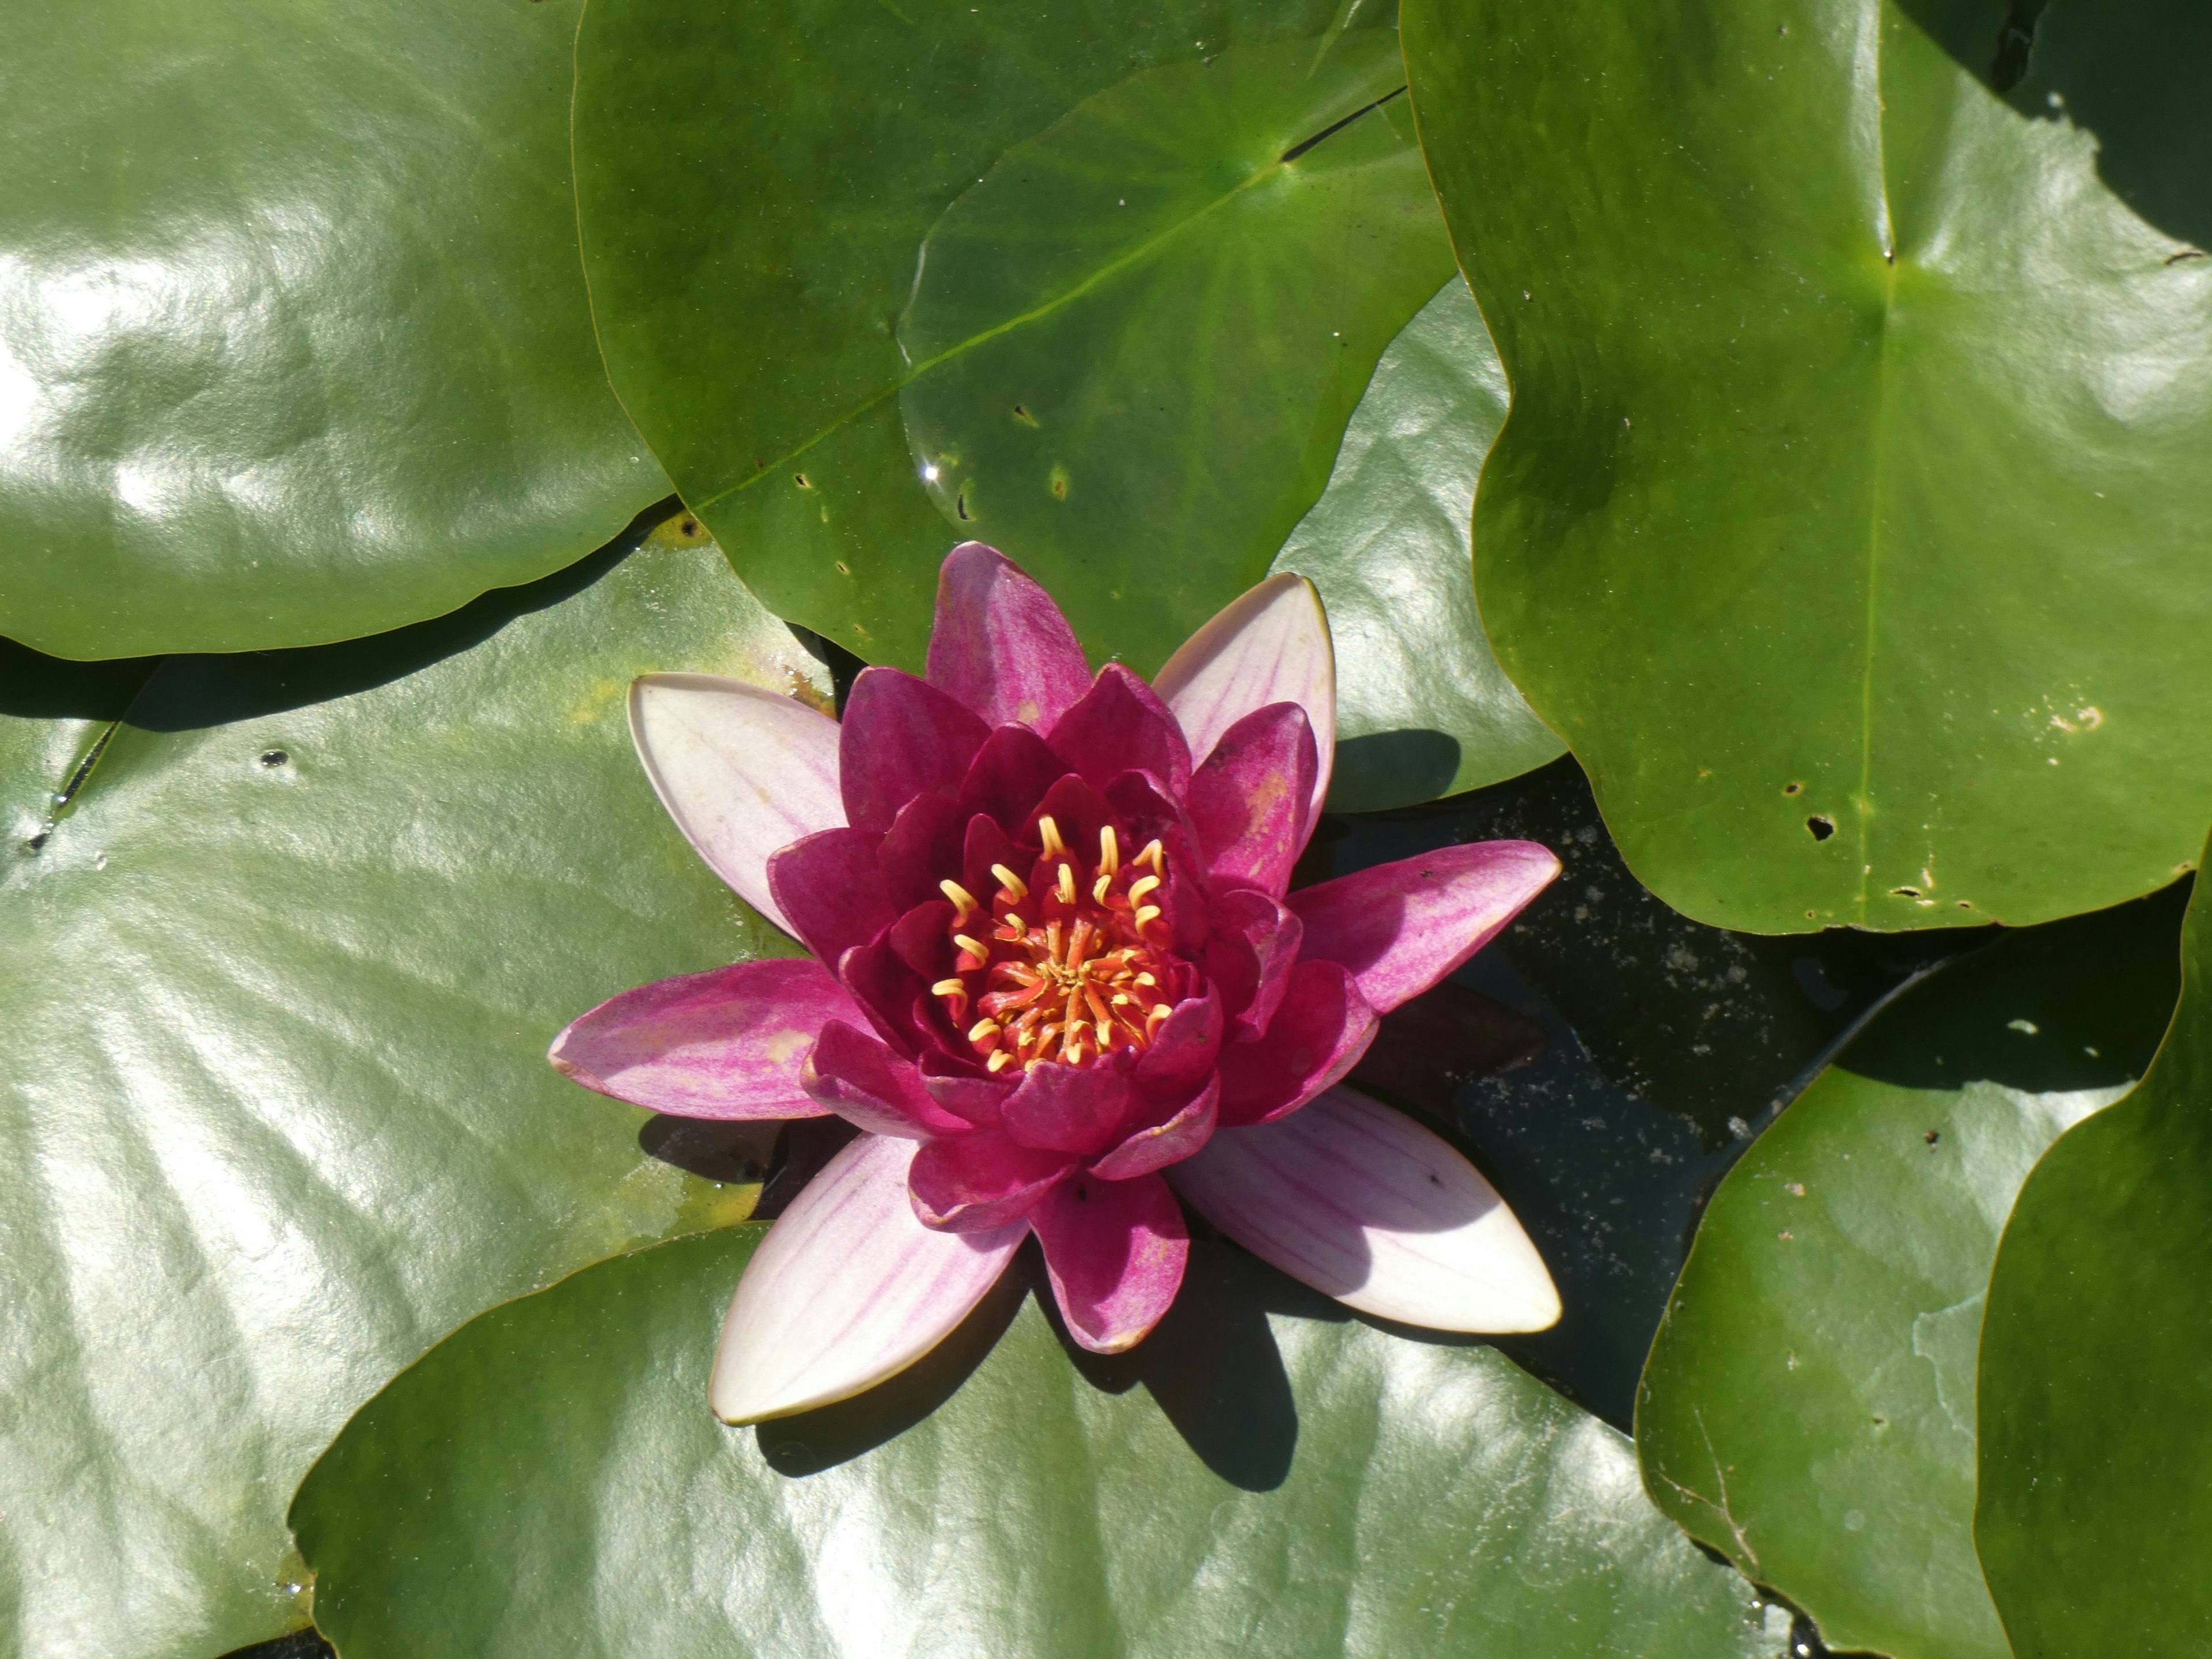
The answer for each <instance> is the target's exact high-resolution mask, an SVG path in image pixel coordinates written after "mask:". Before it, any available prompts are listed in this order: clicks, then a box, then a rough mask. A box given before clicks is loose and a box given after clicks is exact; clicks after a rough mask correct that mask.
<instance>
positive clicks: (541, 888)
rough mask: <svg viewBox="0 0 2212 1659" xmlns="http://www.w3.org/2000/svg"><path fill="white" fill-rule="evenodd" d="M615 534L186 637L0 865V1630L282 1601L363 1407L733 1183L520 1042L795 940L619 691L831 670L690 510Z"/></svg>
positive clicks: (128, 1642)
mask: <svg viewBox="0 0 2212 1659" xmlns="http://www.w3.org/2000/svg"><path fill="white" fill-rule="evenodd" d="M635 539H636V538H635V537H633V538H629V543H626V544H623V545H620V546H617V547H616V548H613V549H611V550H608V551H607V552H605V554H603V555H600V556H595V557H594V558H593V559H592V560H590V561H587V562H586V564H585V565H584V566H582V567H580V568H578V569H575V570H573V571H569V572H564V573H562V575H560V576H559V577H557V578H555V579H553V580H550V581H548V582H544V583H541V584H539V585H538V586H534V587H530V588H522V589H517V590H513V591H512V592H502V593H500V594H495V595H492V596H489V598H487V599H483V600H480V601H478V602H477V604H475V605H471V606H469V607H467V608H466V609H465V610H464V611H460V612H459V613H457V614H456V615H454V616H453V617H447V618H444V619H441V621H438V622H435V623H425V624H422V625H421V626H420V627H418V628H415V629H407V630H405V631H404V632H402V633H399V634H396V635H387V636H385V637H383V638H380V639H376V640H365V641H356V642H354V643H351V644H348V645H344V646H337V647H325V648H322V649H319V650H312V651H292V652H276V653H263V654H259V655H247V656H241V657H219V658H197V659H192V658H179V659H171V661H170V662H169V663H168V664H167V665H165V666H164V667H163V668H162V669H161V671H159V672H158V673H157V674H156V675H155V678H153V680H152V681H151V682H150V683H149V684H148V686H147V687H146V689H145V690H143V691H142V692H141V693H140V694H139V696H137V700H136V701H135V702H133V703H132V705H131V713H130V718H129V720H128V721H127V722H126V723H125V724H124V725H123V726H121V727H120V728H119V729H118V731H117V732H116V733H115V735H114V737H113V738H112V740H111V741H110V742H109V744H107V747H106V750H105V752H104V753H103V754H102V756H101V757H100V762H99V764H98V766H97V767H96V768H95V769H94V770H93V772H92V774H91V775H90V777H89V779H88V781H86V782H85V783H84V785H83V786H82V787H81V788H80V789H79V791H78V793H77V794H76V798H75V799H74V801H73V802H72V803H71V805H70V810H69V811H67V813H66V814H65V815H64V816H63V817H61V818H60V820H59V822H58V823H55V824H54V825H53V827H52V831H51V833H50V834H49V835H48V836H47V837H46V840H45V841H44V842H42V843H41V844H40V846H39V847H38V848H36V849H35V850H32V849H29V848H23V847H20V846H18V847H11V848H9V849H8V852H7V854H6V856H5V857H4V858H0V937H4V938H5V939H7V941H8V948H7V950H6V951H0V1007H4V1008H5V1009H6V1010H7V1011H8V1017H7V1018H6V1020H5V1021H4V1022H0V1078H4V1079H5V1080H4V1082H0V1156H4V1161H5V1163H6V1165H7V1167H8V1169H9V1170H10V1171H11V1176H10V1179H9V1182H7V1183H6V1184H5V1186H4V1188H0V1355H4V1358H0V1395H4V1396H5V1397H6V1398H7V1399H8V1400H9V1401H11V1402H12V1404H11V1406H10V1409H9V1418H8V1420H7V1424H6V1427H5V1431H4V1432H0V1489H4V1490H5V1491H6V1492H8V1493H9V1504H8V1505H7V1509H6V1514H5V1516H4V1520H0V1559H4V1561H5V1563H6V1578H7V1582H8V1583H9V1586H10V1589H9V1595H8V1596H7V1598H6V1599H5V1601H4V1602H0V1607H3V1608H4V1623H3V1624H0V1632H4V1634H0V1645H4V1646H6V1647H7V1648H9V1650H13V1651H21V1652H25V1653H58V1652H65V1651H66V1652H87V1653H100V1654H110V1653H112V1654H125V1653H127V1654H131V1655H133V1656H146V1659H162V1656H172V1655H173V1656H177V1659H200V1656H204V1655H205V1654H208V1653H210V1652H215V1651H218V1650H222V1649H224V1648H227V1647H229V1646H232V1645H234V1644H239V1643H241V1642H245V1641H247V1640H250V1639H252V1638H258V1637H264V1636H269V1635H272V1634H275V1633H276V1632H280V1631H282V1630H283V1629H284V1628H285V1626H287V1625H288V1624H290V1623H293V1622H295V1621H296V1620H297V1618H298V1617H299V1613H300V1609H299V1607H297V1606H296V1604H295V1601H294V1599H293V1593H294V1592H295V1590H296V1589H298V1588H299V1582H300V1580H301V1577H303V1576H304V1575H303V1574H302V1573H301V1571H300V1570H299V1568H298V1565H297V1563H296V1562H293V1563H291V1564H290V1565H288V1564H287V1561H286V1551H287V1542H288V1541H287V1536H286V1533H285V1529H284V1521H283V1505H284V1503H285V1502H286V1500H287V1498H288V1496H289V1492H291V1490H292V1488H293V1486H295V1483H296V1482H297V1480H299V1478H300V1476H301V1474H302V1473H304V1471H305V1470H306V1468H307V1466H308V1464H309V1463H310V1462H313V1459H314V1457H315V1455H317V1454H318V1453H319V1451H320V1450H321V1449H322V1448H323V1446H324V1445H325V1443H327V1442H328V1440H329V1439H330V1437H331V1436H332V1435H333V1434H335V1433H336V1432H337V1429H338V1428H339V1426H340V1425H342V1424H343V1422H344V1421H345V1419H346V1418H347V1417H348V1416H349V1415H350V1414H351V1413H352V1412H353V1410H354V1409H355V1408H356V1407H357V1406H358V1405H360V1403H361V1402H362V1401H364V1400H366V1399H368V1397H369V1396H370V1395H373V1394H374V1392H375V1391H376V1390H377V1389H379V1388H380V1387H381V1386H382V1385H383V1384H384V1383H386V1381H387V1380H389V1378H390V1377H391V1376H392V1375H393V1374H394V1373H395V1372H396V1371H398V1370H400V1369H401V1368H402V1367H404V1365H406V1364H409V1363H410V1361H411V1360H412V1359H413V1358H415V1357H416V1355H417V1354H419V1353H420V1352H422V1350H423V1349H425V1348H427V1347H428V1346H430V1345H431V1344H432V1343H434V1342H435V1341H436V1340H438V1338H439V1337H440V1336H441V1335H442V1334H444V1333H445V1332H446V1331H447V1330H449V1329H451V1328H453V1326H455V1325H456V1324H458V1323H459V1322H462V1321H464V1320H465V1319H467V1318H469V1317H470V1316H472V1315H474V1314H475V1313H477V1312H478V1311H479V1310H482V1309H483V1308H484V1307H485V1306H487V1305H489V1304H491V1303H494V1302H496V1301H499V1300H501V1298H503V1297H510V1296H513V1295H516V1294H519V1293H520V1292H522V1291H527V1290H530V1289H532V1288H533V1287H534V1286H537V1285H543V1284H545V1283H547V1282H549V1281H550V1279H554V1278H556V1277H557V1276H559V1275H560V1274H562V1273H567V1272H569V1271H571V1270H573V1269H574V1268H575V1267H579V1266H580V1265H582V1264H583V1263H585V1262H586V1261H593V1260H596V1259H598V1258H599V1257H602V1256H605V1255H610V1254H612V1253H614V1252H617V1251H619V1250H623V1249H629V1248H631V1247H634V1246H635V1245H636V1244H637V1243H640V1242H641V1241H646V1240H651V1239H655V1238H659V1237H666V1236H668V1235H670V1234H671V1233H675V1232H681V1231H687V1230H692V1229H696V1228H700V1227H704V1226H708V1225H714V1224H716V1223H718V1222H721V1221H726V1220H728V1219H730V1218H732V1217H738V1216H742V1215H744V1213H746V1212H747V1211H748V1209H749V1207H750V1200H751V1196H752V1194H753V1193H754V1191H755V1190H756V1188H754V1187H753V1186H750V1185H745V1184H731V1185H726V1186H717V1185H714V1183H713V1182H709V1181H708V1180H704V1179H702V1178H699V1177H696V1176H687V1175H685V1174H684V1172H683V1171H682V1170H679V1169H678V1167H676V1165H675V1164H674V1163H672V1162H671V1161H665V1160H661V1159H657V1158H653V1157H651V1156H649V1155H648V1153H647V1152H646V1150H644V1149H643V1148H642V1147H641V1145H640V1141H639V1134H640V1127H641V1124H642V1123H644V1121H645V1115H644V1114H642V1113H640V1112H637V1111H635V1110H634V1109H626V1108H624V1107H622V1106H620V1105H618V1104H617V1103H613V1102H611V1101H607V1100H605V1099H603V1098H601V1097H598V1096H595V1095H592V1094H589V1093H587V1092H586V1091H583V1090H580V1089H578V1088H577V1087H575V1085H573V1084H570V1083H568V1082H566V1081H564V1080H563V1079H561V1078H559V1077H558V1076H556V1074H555V1073H553V1071H552V1070H551V1068H550V1066H547V1065H546V1063H545V1060H544V1050H545V1045H546V1043H547V1042H548V1041H549V1040H550V1038H551V1036H552V1035H553V1033H554V1032H555V1031H556V1030H558V1029H559V1028H560V1026H561V1025H562V1024H563V1023H564V1022H565V1021H566V1020H568V1019H569V1018H572V1017H574V1015H575V1014H577V1013H580V1012H582V1011H583V1010H584V1009H586V1008H587V1007H589V1006H592V1004H593V1003H595V1002H597V1001H599V1000H601V999H602V998H605V997H606V996H609V995H611V994H613V993H615V992H617V991H619V990H621V989H623V988H624V987H628V986H630V985H632V984H635V983H637V982H638V981H642V980H647V979H651V978H653V977H656V976H659V975H665V974H672V973H677V972H683V971H690V970H695V969H702V968H705V967H708V966H710V965H713V964H714V963H720V962H726V961H728V960H730V959H732V957H745V956H750V955H753V954H756V953H758V952H762V951H778V950H787V949H789V948H791V947H790V946H789V945H788V944H787V942H786V941H783V940H782V939H781V936H780V935H776V934H775V933H773V932H772V931H771V930H769V928H768V927H766V925H765V924H763V923H762V922H761V921H758V919H757V918H756V917H753V916H752V915H750V914H749V913H747V912H745V911H744V909H743V908H741V907H740V906H739V905H738V903H737V902H736V901H734V900H733V899H732V897H731V896H729V894H728V893H727V891H726V890H725V889H724V888H723V887H722V886H721V884H720V883H719V882H717V881H716V880H715V879H714V877H713V876H712V875H711V874H709V873H708V872H707V870H706V869H705V868H704V866H702V865H701V864H700V863H699V862H698V860H696V857H695V856H694V855H693V854H692V853H691V851H690V848H689V847H688V846H687V845H686V844H685V843H684V841H683V839H682V837H681V836H679V835H678V833H677V831H676V830H675V829H674V827H673V826H672V825H671V823H669V822H668V821H667V818H666V817H665V815H664V814H663V813H662V811H660V808H659V805H658V804H657V803H656V802H655V801H654V799H653V793H652V790H651V788H650V787H649V786H648V785H647V782H646V780H645V778H644V776H643V775H642V773H641V769H639V767H638V765H637V763H636V760H635V757H633V755H632V754H631V752H630V744H629V736H628V733H627V731H626V730H625V726H624V720H623V692H624V690H625V688H626V687H627V685H628V684H629V679H630V678H631V677H632V676H633V675H635V674H636V673H638V672H640V671H644V670H647V669H654V668H662V667H669V666H683V667H696V668H703V669H708V670H720V671H729V672H736V673H741V674H744V675H747V676H750V677H753V678H759V679H763V680H764V681H767V682H769V683H772V684H786V685H789V686H791V687H793V688H794V689H796V690H801V691H804V692H805V693H807V694H808V695H811V696H819V695H821V690H820V688H821V684H822V681H821V677H820V675H819V672H818V671H817V669H816V668H815V666H814V665H813V664H812V662H811V659H808V658H807V657H805V654H804V653H801V652H800V651H799V649H798V648H797V647H796V644H795V642H794V641H793V640H792V638H791V635H789V633H788V631H787V630H786V629H784V628H783V626H782V625H781V623H776V622H775V620H774V619H773V618H771V617H768V616H767V615H765V613H763V611H760V609H759V608H758V606H757V605H754V604H753V603H752V601H751V600H750V598H749V597H748V596H747V595H746V594H745V593H744V591H743V590H742V588H741V587H740V586H738V583H737V582H736V581H735V580H733V579H732V577H731V576H730V575H729V574H728V572H727V570H726V568H725V567H724V566H723V564H722V562H721V561H720V556H719V555H718V553H717V552H716V550H714V547H713V546H712V544H709V543H705V542H704V540H703V538H702V537H700V536H698V534H697V533H696V529H695V532H694V533H693V535H692V537H691V538H690V540H691V541H692V542H693V543H694V544H693V545H684V539H685V538H684V537H683V535H682V534H681V532H680V526H679V525H675V524H671V526H669V527H668V528H666V529H665V530H663V531H661V532H657V533H656V534H654V535H653V536H652V537H650V538H647V539H646V541H645V544H644V545H643V546H642V547H641V548H639V549H638V550H636V551H634V552H628V553H627V556H625V550H626V548H627V547H628V546H629V545H630V544H634V543H635ZM64 738H68V740H67V741H66V742H65V741H64ZM75 742H76V738H74V737H70V736H69V734H68V732H65V731H58V732H57V734H56V735H55V737H54V744H55V745H56V746H55V748H54V750H53V752H54V753H55V754H57V755H61V756H67V755H68V754H70V752H71V750H72V745H73V744H74V743H75ZM48 775H51V773H50V772H49V774H48Z"/></svg>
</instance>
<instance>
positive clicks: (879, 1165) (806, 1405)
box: [707, 1134, 1029, 1423]
mask: <svg viewBox="0 0 2212 1659" xmlns="http://www.w3.org/2000/svg"><path fill="white" fill-rule="evenodd" d="M918 1144H919V1143H917V1142H915V1141H911V1140H892V1139H886V1138H885V1137H884V1136H881V1135H865V1134H864V1135H862V1136H861V1137H860V1139H858V1140H855V1141H854V1142H853V1143H852V1144H851V1145H850V1146H847V1147H846V1148H845V1150H844V1151H842V1152H839V1153H838V1154H837V1156H836V1157H835V1158H831V1159H830V1160H829V1164H827V1165H826V1166H824V1167H823V1170H822V1173H821V1174H819V1175H817V1176H815V1177H814V1179H813V1180H812V1181H811V1182H808V1183H807V1185H806V1189H805V1191H804V1192H802V1193H800V1194H799V1196H798V1197H797V1198H796V1199H794V1200H793V1201H792V1206H791V1207H790V1208H789V1209H788V1210H786V1211H785V1212H783V1214H782V1215H781V1217H779V1218H777V1220H776V1224H775V1226H773V1227H771V1228H769V1233H768V1237H766V1238H764V1239H763V1240H762V1241H761V1246H760V1249H757V1250H756V1251H755V1252H754V1253H753V1259H752V1261H750V1262H749V1263H747V1264H746V1267H745V1273H744V1278H743V1279H739V1280H738V1291H737V1294H736V1295H735V1296H733V1297H731V1298H730V1312H729V1316H728V1317H727V1318H726V1320H724V1322H723V1323H722V1344H721V1346H720V1349H719V1350H718V1351H717V1352H716V1353H715V1355H714V1377H713V1380H712V1381H710V1382H709V1383H708V1385H707V1398H708V1402H709V1403H710V1404H711V1405H712V1406H713V1407H714V1414H715V1415H716V1416H717V1417H719V1418H720V1419H722V1420H723V1421H724V1422H726V1423H757V1422H760V1421H761V1420H762V1419H765V1418H770V1417H788V1416H789V1415H790V1414H791V1413H793V1412H803V1411H809V1410H811V1409H812V1408H813V1407H817V1406H827V1405H829V1404H830V1403H832V1402H833V1401H839V1400H848V1399H850V1398H851V1397H852V1396H853V1395H856V1394H860V1393H862V1392H864V1391H866V1389H872V1388H873V1387H874V1386H875V1385H876V1384H877V1383H880V1382H882V1381H883V1380H884V1378H885V1377H887V1376H896V1375H897V1373H899V1372H900V1371H902V1370H905V1369H906V1368H907V1367H908V1366H909V1365H911V1364H914V1362H915V1360H917V1359H919V1358H921V1357H922V1355H924V1354H926V1353H927V1352H929V1351H930V1350H931V1349H932V1348H933V1347H935V1346H937V1345H938V1344H939V1342H941V1341H943V1340H945V1337H947V1336H948V1335H950V1334H951V1332H952V1330H953V1328H955V1327H956V1326H957V1325H958V1324H959V1323H960V1322H961V1321H962V1320H963V1319H965V1318H966V1317H967V1316H968V1314H969V1310H971V1309H972V1308H974V1307H975V1304H977V1303H978V1302H981V1300H982V1299H983V1294H984V1292H985V1291H988V1290H989V1289H990V1288H991V1286H992V1285H994V1284H996V1283H997V1282H998V1278H999V1275H1000V1273H1004V1272H1005V1271H1006V1263H1007V1262H1009V1261H1012V1259H1013V1255H1014V1251H1015V1250H1016V1249H1018V1248H1019V1246H1020V1244H1021V1242H1022V1240H1023V1239H1024V1238H1025V1237H1028V1236H1029V1226H1028V1224H1027V1223H1025V1222H1024V1223H1017V1224H1016V1225H1013V1226H1011V1227H1001V1228H999V1229H998V1230H996V1231H993V1232H987V1233H941V1232H935V1231H932V1230H930V1229H929V1228H927V1227H925V1226H923V1225H921V1221H920V1220H919V1219H917V1218H915V1212H914V1203H913V1200H910V1199H909V1198H908V1196H907V1187H906V1176H907V1166H908V1164H912V1163H913V1162H914V1155H915V1149H916V1146H918Z"/></svg>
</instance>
